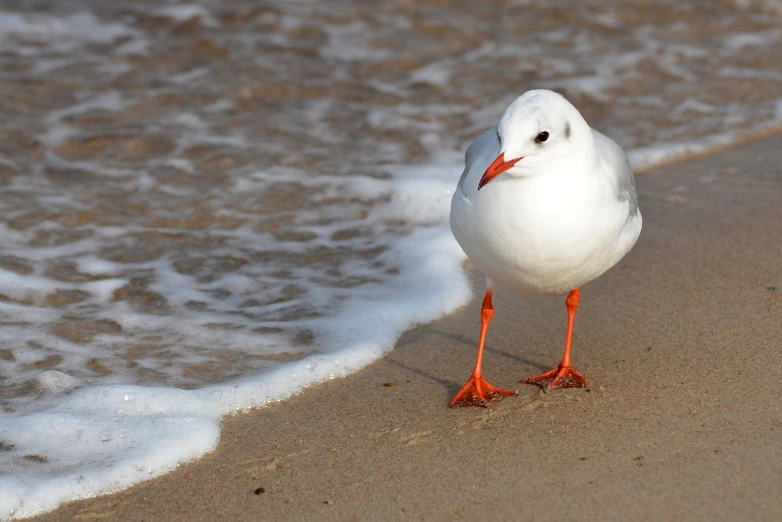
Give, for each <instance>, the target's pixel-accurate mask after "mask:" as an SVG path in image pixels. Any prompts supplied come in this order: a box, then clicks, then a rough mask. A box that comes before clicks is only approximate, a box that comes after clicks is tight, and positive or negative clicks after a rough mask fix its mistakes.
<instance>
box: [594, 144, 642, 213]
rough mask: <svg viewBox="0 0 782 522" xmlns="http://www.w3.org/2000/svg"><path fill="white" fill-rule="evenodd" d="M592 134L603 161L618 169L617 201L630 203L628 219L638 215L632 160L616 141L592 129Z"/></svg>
mask: <svg viewBox="0 0 782 522" xmlns="http://www.w3.org/2000/svg"><path fill="white" fill-rule="evenodd" d="M592 133H593V134H594V136H595V142H596V143H597V145H598V149H599V150H600V153H601V155H602V156H603V160H604V161H606V162H607V163H608V165H610V166H612V167H613V168H615V169H616V173H617V174H616V189H617V196H616V197H617V199H618V200H619V201H622V202H624V201H626V202H627V203H628V205H629V207H630V214H629V216H628V218H630V217H633V216H635V215H636V214H638V196H637V194H636V192H635V177H634V176H633V169H632V167H631V166H630V160H628V159H627V155H626V154H625V151H623V150H622V147H620V146H619V145H617V144H616V142H614V140H612V139H611V138H609V137H607V136H605V135H603V134H601V133H600V132H598V131H596V130H594V129H592Z"/></svg>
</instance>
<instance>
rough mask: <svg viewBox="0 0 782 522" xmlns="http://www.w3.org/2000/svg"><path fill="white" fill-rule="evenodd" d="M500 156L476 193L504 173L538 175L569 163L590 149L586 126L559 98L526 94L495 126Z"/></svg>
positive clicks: (546, 93)
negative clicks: (582, 151) (567, 161)
mask: <svg viewBox="0 0 782 522" xmlns="http://www.w3.org/2000/svg"><path fill="white" fill-rule="evenodd" d="M497 134H498V135H499V138H500V150H501V151H502V152H501V154H500V155H499V156H498V157H497V159H496V160H494V162H493V163H492V164H491V165H490V166H489V168H488V169H486V172H485V173H484V174H483V177H482V178H481V181H480V183H479V184H478V189H479V190H480V189H481V188H482V187H484V186H485V185H486V184H488V183H489V182H491V181H492V180H494V179H496V178H497V177H498V176H499V175H500V174H503V173H507V175H509V176H512V177H529V176H534V175H542V174H545V172H546V167H547V166H554V165H557V164H559V163H561V162H562V160H566V159H569V158H570V159H572V158H573V156H574V154H575V153H576V152H578V151H579V149H584V148H585V145H592V134H591V130H590V128H589V125H587V123H586V122H585V121H584V118H582V117H581V114H580V113H579V112H578V110H577V109H576V108H575V107H573V105H572V104H571V103H570V102H569V101H567V100H566V99H565V98H564V97H563V96H562V95H561V94H557V93H555V92H553V91H547V90H535V91H527V92H525V93H524V94H522V95H521V96H519V97H518V98H517V99H516V100H515V101H514V102H513V103H511V104H510V106H508V108H507V109H505V112H504V113H503V114H502V117H501V118H500V123H499V124H498V125H497Z"/></svg>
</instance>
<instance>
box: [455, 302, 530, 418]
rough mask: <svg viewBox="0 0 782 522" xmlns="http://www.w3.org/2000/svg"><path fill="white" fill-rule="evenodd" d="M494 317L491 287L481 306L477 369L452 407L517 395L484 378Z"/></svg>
mask: <svg viewBox="0 0 782 522" xmlns="http://www.w3.org/2000/svg"><path fill="white" fill-rule="evenodd" d="M492 317H494V306H493V305H492V303H491V288H490V289H488V290H486V296H485V297H484V298H483V306H482V307H481V337H480V339H479V341H478V356H477V357H476V358H475V369H474V370H473V372H472V376H471V377H470V380H469V381H467V384H465V385H464V388H462V389H461V390H459V393H457V394H456V396H455V397H454V398H453V400H452V401H451V408H459V407H462V406H483V407H486V406H488V405H489V403H490V402H494V401H498V400H500V399H502V398H503V397H506V396H509V395H516V392H512V391H509V390H500V389H499V388H495V387H494V386H492V385H491V384H489V383H488V382H486V381H485V380H484V379H483V372H482V370H481V366H482V362H483V345H484V343H485V342H486V330H488V329H489V323H490V322H491V318H492Z"/></svg>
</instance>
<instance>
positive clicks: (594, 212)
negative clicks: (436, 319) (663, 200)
mask: <svg viewBox="0 0 782 522" xmlns="http://www.w3.org/2000/svg"><path fill="white" fill-rule="evenodd" d="M451 230H452V231H453V235H454V237H455V238H456V240H457V241H458V242H459V244H460V245H461V247H462V249H463V250H464V252H465V253H466V254H467V256H468V257H469V258H470V259H471V260H472V262H473V264H474V265H475V266H476V267H477V268H479V269H480V270H481V271H483V272H484V273H485V274H486V279H487V289H486V295H485V297H484V299H483V306H482V309H481V333H480V339H479V343H478V355H477V358H476V362H475V369H474V371H473V373H472V376H471V377H470V380H469V382H468V383H467V384H466V385H465V386H464V387H463V388H462V389H461V391H459V393H457V394H456V396H455V397H454V399H453V401H451V407H458V406H487V405H488V404H489V402H491V401H494V400H497V399H500V398H502V397H503V396H507V395H515V393H514V392H512V391H508V390H501V389H498V388H495V387H493V386H491V385H490V384H489V383H487V382H486V381H485V380H484V379H483V375H482V371H481V361H482V357H483V346H484V342H485V339H486V330H487V329H488V326H489V322H490V321H491V318H492V317H493V316H494V307H493V306H492V301H491V295H492V288H493V287H494V286H495V285H499V286H501V287H504V288H509V289H512V290H516V291H519V292H522V293H524V294H531V295H551V294H564V293H566V292H569V294H568V297H567V300H566V305H567V310H568V328H567V337H566V342H565V354H564V356H563V358H562V362H560V364H559V366H557V367H556V368H554V369H553V370H551V371H548V372H545V373H542V374H540V375H536V376H534V377H530V378H528V379H526V380H525V381H524V382H525V383H528V384H535V385H538V386H540V387H542V388H544V389H548V390H553V389H557V388H571V387H581V386H586V385H587V380H586V379H585V378H584V377H583V376H581V375H580V374H579V373H578V372H576V371H575V370H573V368H572V367H571V362H570V341H571V336H572V333H573V320H574V318H575V314H576V309H577V308H578V302H579V288H580V287H581V286H582V285H584V284H586V283H589V282H590V281H592V280H594V279H596V278H597V277H599V276H600V275H602V274H603V273H604V272H605V271H606V270H608V269H609V268H611V267H612V266H614V265H615V264H616V263H617V262H619V260H620V259H622V258H623V257H624V255H625V254H627V252H629V251H630V249H631V248H632V247H633V245H634V244H635V242H636V240H637V239H638V236H639V234H640V233H641V213H640V211H639V209H638V199H637V196H636V192H635V179H634V178H633V172H632V169H631V168H630V163H629V162H628V160H627V156H626V155H625V153H624V151H622V149H621V147H619V145H617V144H616V143H615V142H614V141H612V140H611V139H610V138H608V137H606V136H604V135H603V134H601V133H599V132H597V131H596V130H594V129H592V128H591V127H590V126H589V125H588V124H587V122H586V121H584V118H583V117H582V116H581V113H579V112H578V110H577V109H576V108H575V107H574V106H573V105H572V104H570V102H568V101H567V100H566V99H565V98H564V97H563V96H562V95H560V94H557V93H555V92H552V91H547V90H534V91H528V92H526V93H524V94H523V95H521V96H520V97H519V98H517V99H516V100H515V101H514V102H513V103H511V104H510V106H509V107H508V108H507V109H505V112H504V113H503V114H502V117H501V118H500V122H499V124H498V125H497V126H496V127H494V128H492V129H489V130H488V131H486V132H484V133H483V134H482V135H481V136H479V137H478V139H476V140H475V141H474V142H473V143H472V144H471V145H470V147H469V148H468V149H467V154H466V155H465V168H464V173H463V174H462V177H461V179H459V185H458V186H457V188H456V192H455V193H454V195H453V199H452V200H451Z"/></svg>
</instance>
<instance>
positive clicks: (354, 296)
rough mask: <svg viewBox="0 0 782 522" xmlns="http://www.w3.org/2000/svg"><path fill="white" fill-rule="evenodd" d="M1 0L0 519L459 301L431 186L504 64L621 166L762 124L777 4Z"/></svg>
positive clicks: (781, 33)
mask: <svg viewBox="0 0 782 522" xmlns="http://www.w3.org/2000/svg"><path fill="white" fill-rule="evenodd" d="M6 6H10V7H8V8H7V10H6V11H3V12H2V13H0V65H2V67H1V68H0V70H1V71H2V73H0V74H2V79H3V81H2V82H0V106H1V107H2V111H3V114H4V115H5V117H4V118H3V120H2V121H0V193H1V194H2V195H1V196H0V209H2V213H3V216H4V218H5V219H4V223H3V224H2V225H0V226H2V228H0V408H2V411H4V412H5V413H4V414H3V415H4V417H0V450H2V451H0V472H2V473H4V475H0V489H7V490H8V491H11V494H10V495H6V496H4V498H3V499H2V500H0V517H7V516H12V515H21V514H25V513H34V512H37V511H40V510H42V509H51V508H53V507H54V506H56V505H57V503H59V502H61V501H62V500H63V499H66V498H72V497H74V496H80V495H81V496H83V495H88V494H95V493H96V492H99V491H106V490H110V489H116V488H119V487H126V486H127V485H129V484H131V483H134V482H137V481H138V480H142V479H143V478H147V477H149V476H154V475H155V474H159V473H161V472H163V471H165V470H167V469H171V468H172V467H174V466H175V465H176V464H177V463H179V462H181V461H182V460H186V459H190V458H194V457H196V456H198V455H200V454H203V453H204V452H206V451H209V450H210V449H211V447H213V446H214V444H215V443H216V440H217V437H218V436H219V428H218V424H217V421H218V419H219V417H220V415H223V414H225V413H226V412H230V411H235V410H238V409H244V408H248V407H251V406H257V405H262V404H264V403H266V402H268V401H270V400H278V399H281V398H284V397H285V396H287V395H290V394H292V393H296V392H297V391H298V390H300V389H301V388H302V387H303V386H306V385H308V384H311V383H313V382H317V381H319V380H323V379H327V378H330V377H332V376H337V375H344V374H346V373H349V372H351V371H355V370H356V369H357V368H359V367H361V366H363V365H365V364H367V363H368V362H370V361H371V360H373V359H375V358H377V357H379V356H381V355H382V354H383V353H385V352H387V351H388V350H390V349H391V348H392V347H393V343H394V342H395V339H396V338H397V337H398V335H400V334H401V333H402V331H404V330H405V329H407V328H409V327H411V326H412V325H414V324H416V323H417V322H426V321H430V320H433V319H435V318H436V317H438V316H441V315H443V314H445V313H448V312H450V311H452V310H453V309H455V308H457V307H459V306H461V305H462V304H463V303H464V302H466V300H467V299H468V298H469V290H468V286H467V284H466V281H465V278H464V275H463V274H462V272H461V270H460V268H459V267H460V263H461V261H462V254H461V252H460V251H459V250H458V246H456V244H455V242H453V240H452V239H451V237H450V233H449V231H448V228H447V224H446V223H447V215H448V205H449V201H450V191H451V190H452V189H453V187H455V184H456V180H458V177H459V175H460V168H461V166H460V161H461V154H462V153H463V151H464V149H465V148H466V146H467V144H469V142H470V141H471V140H472V139H473V138H474V137H475V136H477V135H478V134H479V133H480V132H482V131H483V130H484V129H486V128H488V127H490V126H491V125H493V124H494V123H495V122H496V120H497V118H498V117H499V115H500V114H501V112H502V110H503V109H504V107H505V106H506V105H507V104H508V103H509V102H510V101H512V100H513V99H514V98H515V97H516V96H517V95H519V94H521V93H522V92H524V91H525V90H527V89H530V88H538V87H542V88H550V89H555V90H558V91H560V92H562V93H563V94H565V95H566V97H568V98H569V99H570V100H571V101H572V102H573V103H574V104H575V105H576V106H577V107H579V109H580V110H581V111H582V113H583V115H584V116H585V118H586V119H587V121H588V122H589V123H590V124H591V125H592V126H593V127H595V128H597V129H599V130H601V131H602V132H604V133H605V134H608V135H609V136H611V137H613V138H614V139H616V141H618V142H619V143H620V144H621V145H622V146H623V147H625V149H626V150H628V151H629V153H630V156H631V159H632V161H633V163H634V165H635V166H636V167H637V168H648V167H651V166H654V165H655V164H658V163H662V162H666V161H670V160H671V159H675V158H677V157H683V156H686V155H688V154H692V153H697V152H700V151H703V150H708V149H709V148H713V147H715V146H719V145H724V144H727V143H730V142H731V141H737V140H740V139H742V137H743V136H745V135H748V134H756V133H758V132H761V131H764V130H772V129H775V128H778V127H780V126H782V62H780V60H779V59H778V55H779V49H780V48H782V44H781V41H782V29H780V27H782V25H780V24H781V22H782V3H779V2H772V1H757V2H751V1H736V2H728V1H724V2H720V1H702V2H697V1H692V2H678V1H670V2H662V3H661V2H651V1H649V2H644V1H634V2H632V3H627V2H619V1H617V2H609V1H601V2H598V1H594V2H585V3H579V4H578V5H576V6H574V5H572V3H571V2H567V1H557V0H547V1H545V2H537V1H516V2H511V1H507V2H502V1H496V2H476V3H474V5H470V6H468V7H463V6H461V4H460V5H459V7H457V6H456V4H454V5H449V4H448V3H444V2H411V1H398V2H388V3H384V4H382V5H379V6H377V5H370V4H364V3H361V2H344V1H343V2H340V1H331V2H328V3H321V2H314V1H313V2H294V1H286V2H267V3H265V4H263V5H257V4H256V3H255V2H249V1H230V2H217V1H215V2H202V3H200V4H195V3H193V4H178V5H169V6H161V4H160V3H158V2H147V3H144V2H127V1H118V2H111V3H108V2H72V1H68V2H53V1H43V2H35V3H32V4H30V3H28V2H12V3H6ZM224 383H228V384H224ZM104 385H116V386H114V387H111V386H109V387H105V386H104ZM134 385H143V386H145V387H146V388H139V387H135V386H134ZM97 386H100V387H97ZM74 390H78V391H76V392H74ZM182 390H193V391H192V392H189V393H186V392H184V391H182ZM128 397H130V398H128ZM142 403H143V404H142ZM161 416H162V417H161ZM166 416H173V417H166ZM174 417H175V418H174ZM142 418H143V422H142V420H141V419H142ZM165 418H168V421H166V422H164V421H163V420H161V419H165ZM172 419H173V420H172ZM58 422H59V423H60V424H57V423H58ZM52 423H54V424H52ZM194 424H197V425H198V426H200V428H199V429H197V430H195V432H197V433H196V434H195V435H192V436H191V438H189V439H187V440H183V439H182V438H181V437H183V435H182V434H183V433H186V432H193V431H194V430H193V425H194ZM164 425H165V426H166V427H163V426H164ZM53 426H68V427H63V428H55V427H53ZM58 429H61V430H62V431H61V432H58V433H60V435H61V438H60V439H54V440H53V439H52V438H51V437H47V435H46V434H47V433H50V430H58ZM79 430H81V431H79ZM167 430H168V431H167ZM85 433H87V434H88V435H89V436H86V435H84V434H85ZM166 436H170V437H171V440H178V441H179V443H178V445H179V446H181V448H180V451H179V452H178V453H177V454H175V455H174V454H171V452H170V450H165V448H164V443H163V442H161V441H165V440H168V439H165V437H166ZM120 439H121V442H120ZM95 441H99V442H97V446H101V447H100V448H97V447H95V444H96V442H95ZM76 448H79V449H78V451H77V450H76ZM79 477H81V478H82V479H83V480H81V481H79ZM85 477H86V478H85ZM44 486H46V488H44ZM47 488H48V490H47ZM45 490H46V491H45Z"/></svg>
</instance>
